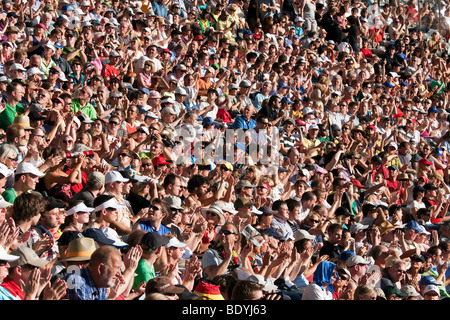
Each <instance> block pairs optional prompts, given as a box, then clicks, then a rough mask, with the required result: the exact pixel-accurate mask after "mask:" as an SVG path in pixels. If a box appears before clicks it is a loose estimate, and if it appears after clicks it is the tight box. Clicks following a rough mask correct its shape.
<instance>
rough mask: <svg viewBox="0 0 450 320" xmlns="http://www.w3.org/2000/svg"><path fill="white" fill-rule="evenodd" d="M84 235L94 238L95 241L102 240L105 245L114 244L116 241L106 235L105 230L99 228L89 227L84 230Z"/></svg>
mask: <svg viewBox="0 0 450 320" xmlns="http://www.w3.org/2000/svg"><path fill="white" fill-rule="evenodd" d="M82 235H83V236H85V237H87V238H92V239H94V240H95V241H97V242H100V243H102V244H104V245H112V244H113V243H114V240H111V239H109V238H108V237H106V235H105V234H104V233H103V231H102V230H101V229H98V228H87V229H86V230H84V231H83V232H82Z"/></svg>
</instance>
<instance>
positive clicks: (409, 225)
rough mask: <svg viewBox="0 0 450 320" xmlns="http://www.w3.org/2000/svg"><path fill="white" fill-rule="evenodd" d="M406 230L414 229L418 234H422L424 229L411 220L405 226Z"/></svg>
mask: <svg viewBox="0 0 450 320" xmlns="http://www.w3.org/2000/svg"><path fill="white" fill-rule="evenodd" d="M405 229H413V230H416V231H417V232H419V233H420V232H422V229H421V228H420V225H419V223H418V222H417V221H416V220H410V221H408V222H407V223H406V225H405Z"/></svg>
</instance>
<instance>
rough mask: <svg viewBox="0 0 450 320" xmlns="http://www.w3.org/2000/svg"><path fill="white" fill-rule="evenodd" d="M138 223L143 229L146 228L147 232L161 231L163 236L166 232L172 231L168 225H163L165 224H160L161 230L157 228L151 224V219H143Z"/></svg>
mask: <svg viewBox="0 0 450 320" xmlns="http://www.w3.org/2000/svg"><path fill="white" fill-rule="evenodd" d="M138 223H139V226H140V227H141V229H142V230H145V231H147V232H157V233H159V234H160V235H162V236H163V235H165V234H168V233H170V230H169V229H168V228H167V227H166V226H163V225H161V226H160V228H159V230H155V229H153V227H152V226H151V225H150V222H149V221H145V220H143V221H139V222H138Z"/></svg>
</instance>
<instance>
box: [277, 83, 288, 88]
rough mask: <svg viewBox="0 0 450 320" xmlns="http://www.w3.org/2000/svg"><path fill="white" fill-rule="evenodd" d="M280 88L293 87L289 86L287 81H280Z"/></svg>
mask: <svg viewBox="0 0 450 320" xmlns="http://www.w3.org/2000/svg"><path fill="white" fill-rule="evenodd" d="M278 88H286V89H290V88H291V87H289V86H288V85H287V84H286V83H284V82H280V83H278Z"/></svg>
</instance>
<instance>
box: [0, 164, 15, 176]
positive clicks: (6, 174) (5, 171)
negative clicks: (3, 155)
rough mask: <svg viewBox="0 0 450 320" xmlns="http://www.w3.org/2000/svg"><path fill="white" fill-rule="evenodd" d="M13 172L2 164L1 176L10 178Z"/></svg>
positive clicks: (0, 166) (0, 165)
mask: <svg viewBox="0 0 450 320" xmlns="http://www.w3.org/2000/svg"><path fill="white" fill-rule="evenodd" d="M11 172H12V171H11V170H9V169H8V167H7V166H5V165H4V164H3V163H0V174H2V175H3V176H4V177H8V176H9V175H10V174H11Z"/></svg>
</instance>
